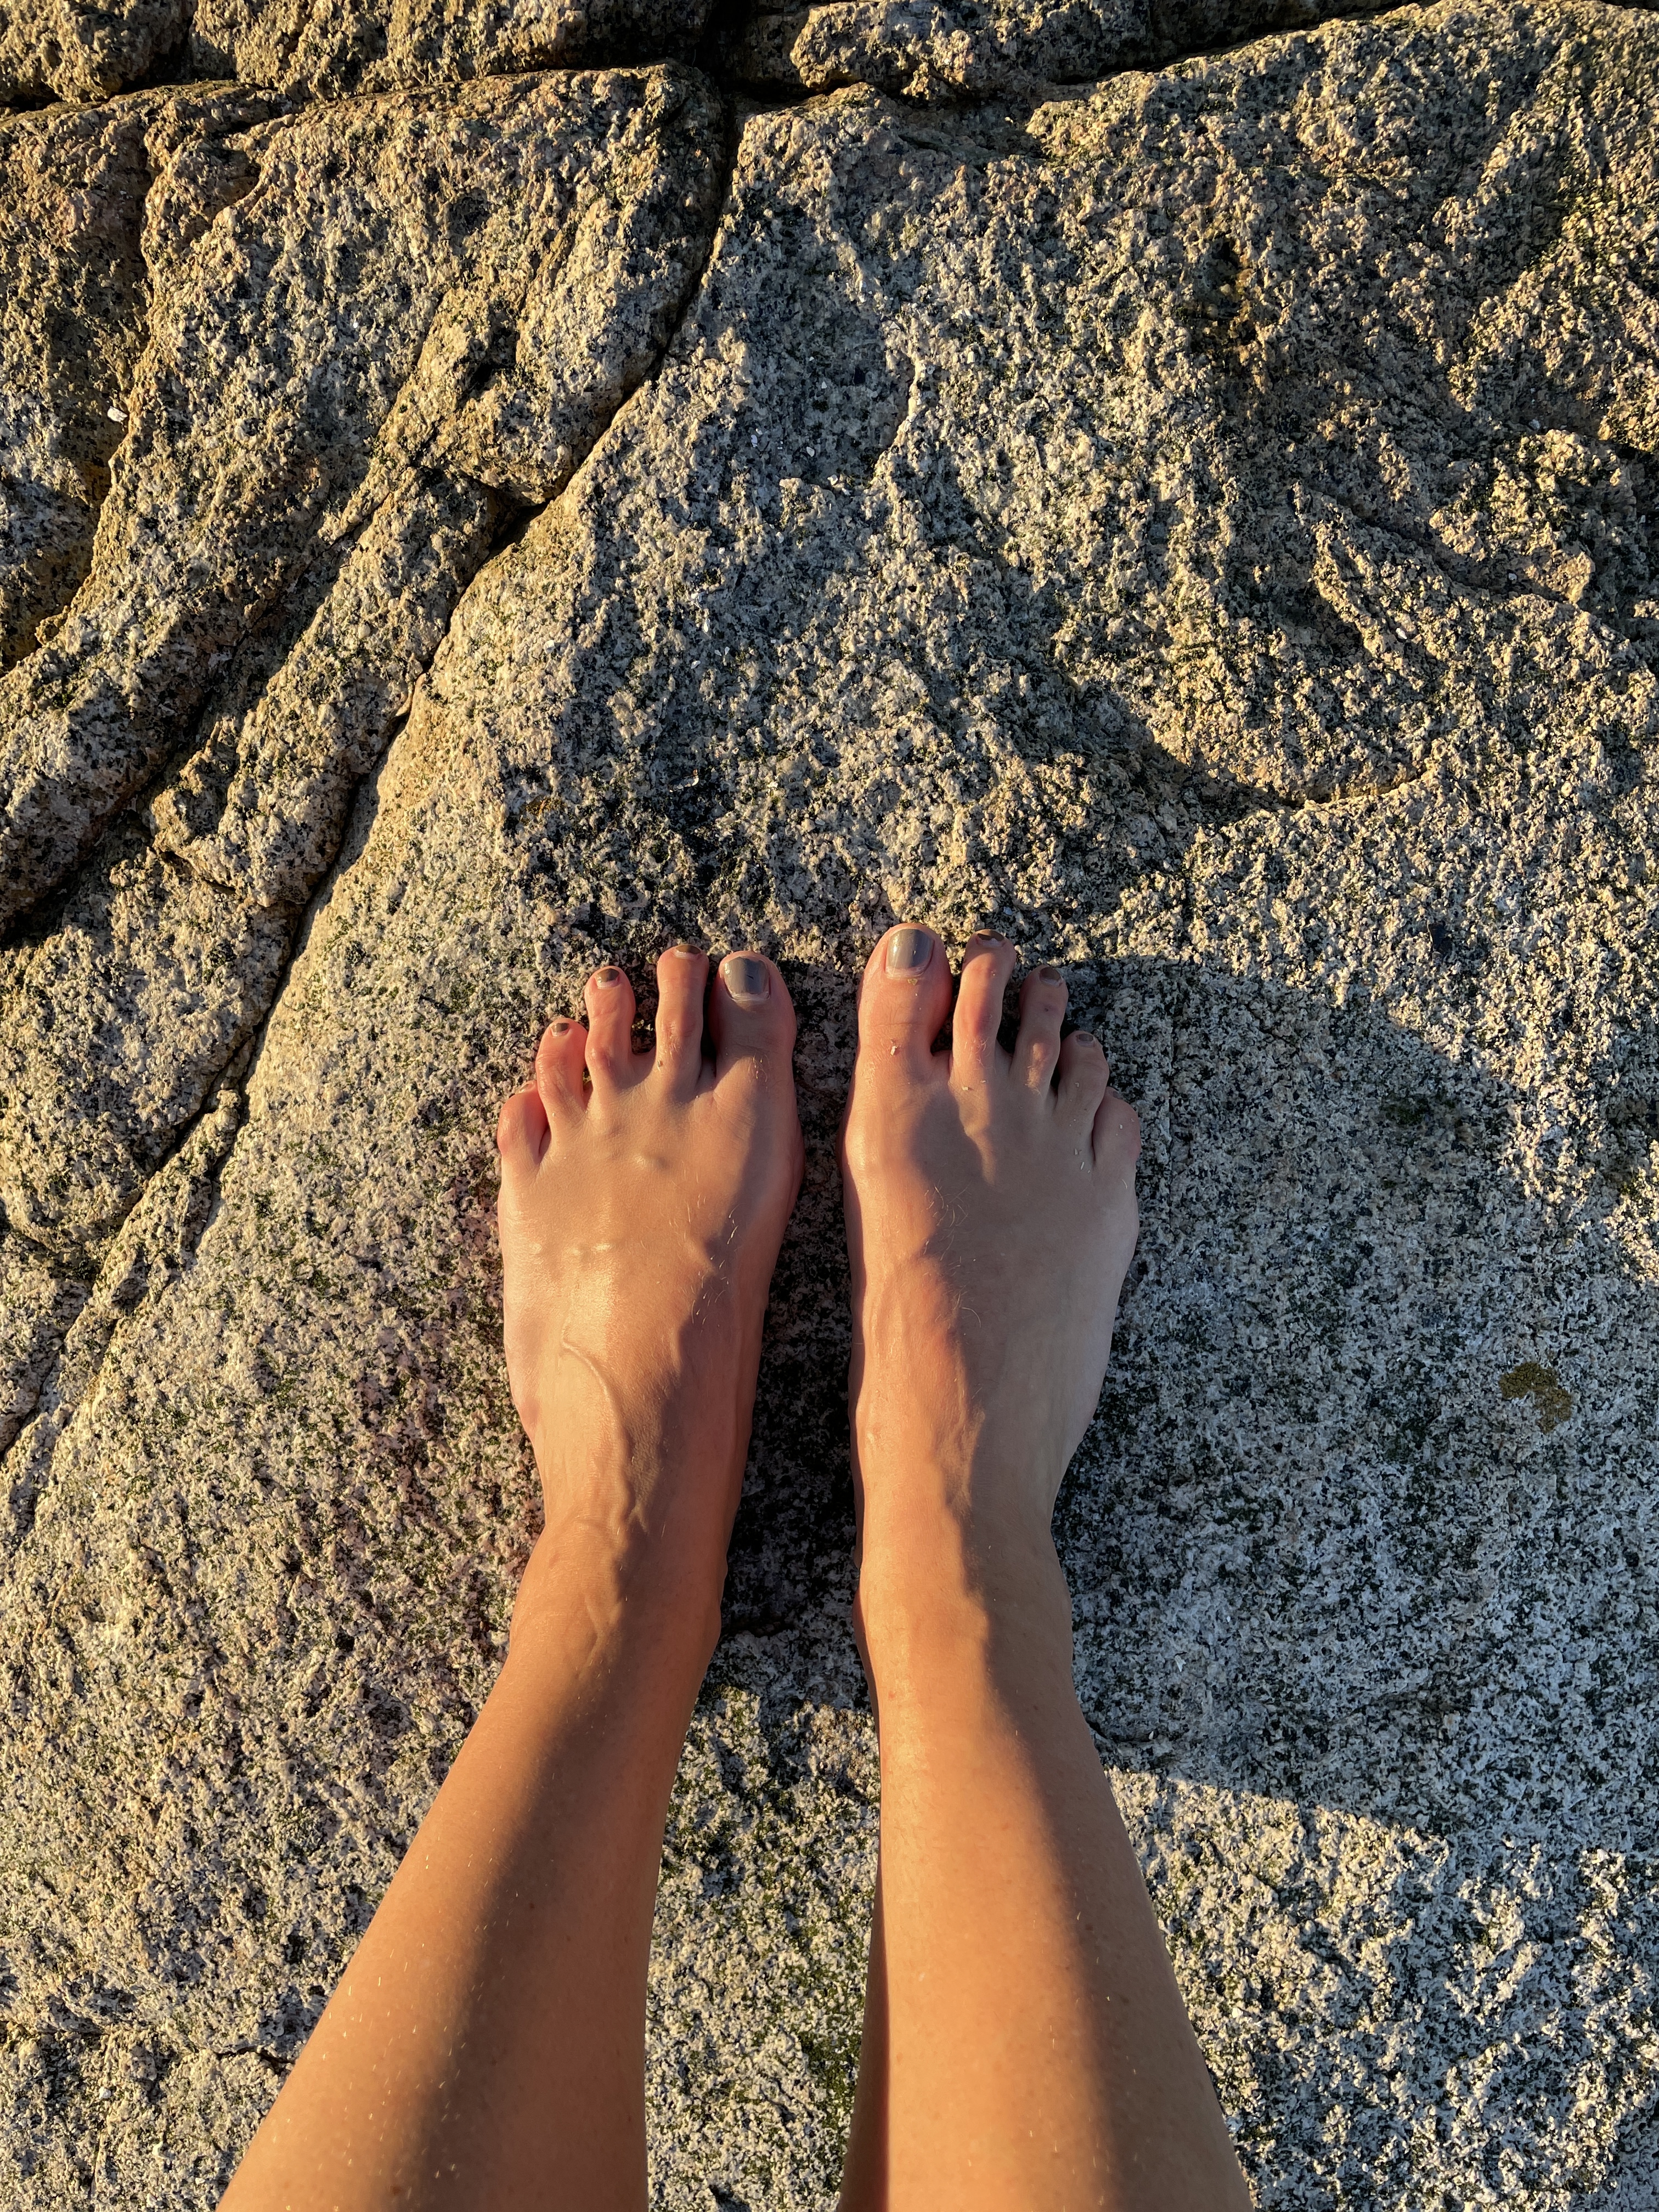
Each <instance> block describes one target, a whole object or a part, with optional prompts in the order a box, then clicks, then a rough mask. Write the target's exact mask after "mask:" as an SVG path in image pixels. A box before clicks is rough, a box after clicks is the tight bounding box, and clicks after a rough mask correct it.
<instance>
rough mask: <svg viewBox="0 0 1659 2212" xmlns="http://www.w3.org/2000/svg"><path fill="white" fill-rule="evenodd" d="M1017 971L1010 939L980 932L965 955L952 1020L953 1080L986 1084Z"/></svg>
mask: <svg viewBox="0 0 1659 2212" xmlns="http://www.w3.org/2000/svg"><path fill="white" fill-rule="evenodd" d="M1013 972H1014V948H1013V946H1012V945H1010V944H1009V942H1008V940H1007V939H1006V937H996V936H994V935H993V934H992V933H990V932H989V931H988V930H977V931H975V933H974V935H973V936H972V937H970V938H969V940H968V945H967V949H966V951H964V952H963V956H962V981H961V984H960V986H959V987H958V988H957V1005H956V1012H955V1013H954V1014H953V1015H952V1016H951V1081H952V1082H953V1083H961V1082H964V1081H965V1082H968V1083H973V1084H982V1083H984V1082H985V1081H986V1079H987V1077H988V1076H989V1074H990V1072H991V1069H992V1068H993V1067H994V1066H995V1064H996V1053H997V1030H998V1029H999V1027H1000V1024H1001V1022H1002V994H1003V993H1004V992H1005V991H1006V989H1007V987H1008V978H1009V977H1010V976H1011V975H1012V974H1013Z"/></svg>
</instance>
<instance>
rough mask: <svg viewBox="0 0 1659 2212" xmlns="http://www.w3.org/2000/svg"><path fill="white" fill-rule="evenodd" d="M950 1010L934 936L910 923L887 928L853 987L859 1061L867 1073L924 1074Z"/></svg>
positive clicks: (946, 976)
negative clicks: (886, 1070)
mask: <svg viewBox="0 0 1659 2212" xmlns="http://www.w3.org/2000/svg"><path fill="white" fill-rule="evenodd" d="M950 1011H951V964H950V963H949V961H948V960H947V959H946V958H945V947H944V945H943V944H942V943H941V942H940V940H939V938H938V936H937V935H936V934H935V933H934V932H933V930H931V929H924V928H921V927H917V926H916V925H915V923H912V922H904V923H901V924H900V926H899V927H897V928H896V929H890V930H889V931H888V933H887V934H886V935H885V936H884V938H883V939H882V940H881V942H880V944H879V945H877V947H876V949H875V951H873V952H872V954H871V955H870V959H869V963H868V965H867V966H866V969H865V971H864V981H863V982H862V983H861V984H860V987H859V1058H860V1060H862V1061H864V1062H866V1064H867V1066H869V1068H870V1070H871V1072H872V1073H878V1072H879V1071H880V1070H881V1069H882V1068H884V1067H897V1068H900V1069H902V1071H903V1072H904V1073H906V1074H908V1075H913V1076H914V1075H921V1074H925V1073H927V1071H928V1069H929V1067H930V1066H931V1064H932V1060H933V1039H934V1038H935V1037H936V1036H938V1035H939V1031H940V1030H941V1029H942V1028H943V1027H944V1026H945V1016H946V1014H948V1013H949V1012H950Z"/></svg>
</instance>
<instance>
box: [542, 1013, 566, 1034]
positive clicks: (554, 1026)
mask: <svg viewBox="0 0 1659 2212" xmlns="http://www.w3.org/2000/svg"><path fill="white" fill-rule="evenodd" d="M547 1026H548V1027H549V1029H550V1030H552V1032H553V1034H554V1036H565V1035H566V1033H567V1032H568V1030H569V1027H570V1024H569V1023H568V1021H566V1019H565V1018H564V1016H563V1015H562V1014H560V1015H559V1016H557V1017H556V1019H554V1020H553V1021H550V1023H549V1024H548V1025H547Z"/></svg>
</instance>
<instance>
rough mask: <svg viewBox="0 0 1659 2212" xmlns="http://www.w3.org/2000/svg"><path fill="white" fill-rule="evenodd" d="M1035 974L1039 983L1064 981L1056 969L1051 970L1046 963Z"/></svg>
mask: <svg viewBox="0 0 1659 2212" xmlns="http://www.w3.org/2000/svg"><path fill="white" fill-rule="evenodd" d="M1035 973H1036V980H1037V981H1038V982H1039V983H1063V982H1064V981H1065V980H1066V979H1065V977H1064V976H1063V975H1061V974H1060V970H1059V969H1058V968H1051V967H1049V966H1048V964H1047V963H1044V965H1043V966H1042V967H1041V968H1039V969H1036V970H1035Z"/></svg>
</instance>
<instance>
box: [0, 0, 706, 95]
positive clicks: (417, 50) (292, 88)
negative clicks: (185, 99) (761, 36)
mask: <svg viewBox="0 0 1659 2212" xmlns="http://www.w3.org/2000/svg"><path fill="white" fill-rule="evenodd" d="M707 14H708V0H551V4H549V3H548V0H483V4H480V5H478V6H475V7H467V8H462V7H459V6H456V5H454V4H453V0H396V4H393V0H346V4H343V5H340V6H335V7H325V8H319V7H313V6H312V5H311V4H309V0H196V4H195V5H193V6H192V5H190V4H187V0H116V4H115V5H113V6H109V7H102V6H88V5H86V4H84V0H81V3H80V4H77V0H5V4H4V5H3V6H0V100H16V99H18V98H19V97H20V96H21V97H23V98H28V97H30V96H35V97H39V96H40V95H41V94H48V93H50V94H56V96H57V97H58V99H59V100H100V99H102V98H105V97H106V96H107V95H108V94H110V93H112V92H119V91H120V90H122V89H123V88H124V87H126V86H129V85H133V84H137V83H139V82H143V80H144V79H145V78H146V77H149V76H152V75H177V74H183V75H185V76H192V77H197V78H213V77H234V78H237V79H238V80H240V82H243V83H245V84H252V85H258V86H262V87H264V88H267V89H270V90H276V91H283V92H295V93H300V94H305V95H307V96H308V97H313V98H318V99H324V100H337V99H339V98H340V97H341V96H342V95H343V94H349V93H362V92H386V91H394V90H398V89H402V88H409V87H413V86H417V85H436V84H442V83H453V82H455V81H457V80H459V79H464V78H467V77H477V76H511V75H513V74H514V73H515V72H517V71H520V70H545V69H562V68H567V67H568V66H569V65H570V64H572V63H576V62H583V61H589V60H597V61H601V62H604V61H611V60H614V59H615V58H617V56H618V55H619V54H623V53H627V54H629V56H639V57H641V58H684V57H686V56H689V55H690V52H691V50H692V49H693V48H694V47H695V46H696V43H697V40H698V38H699V36H700V35H701V33H702V27H703V22H704V19H705V17H706V16H707Z"/></svg>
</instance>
